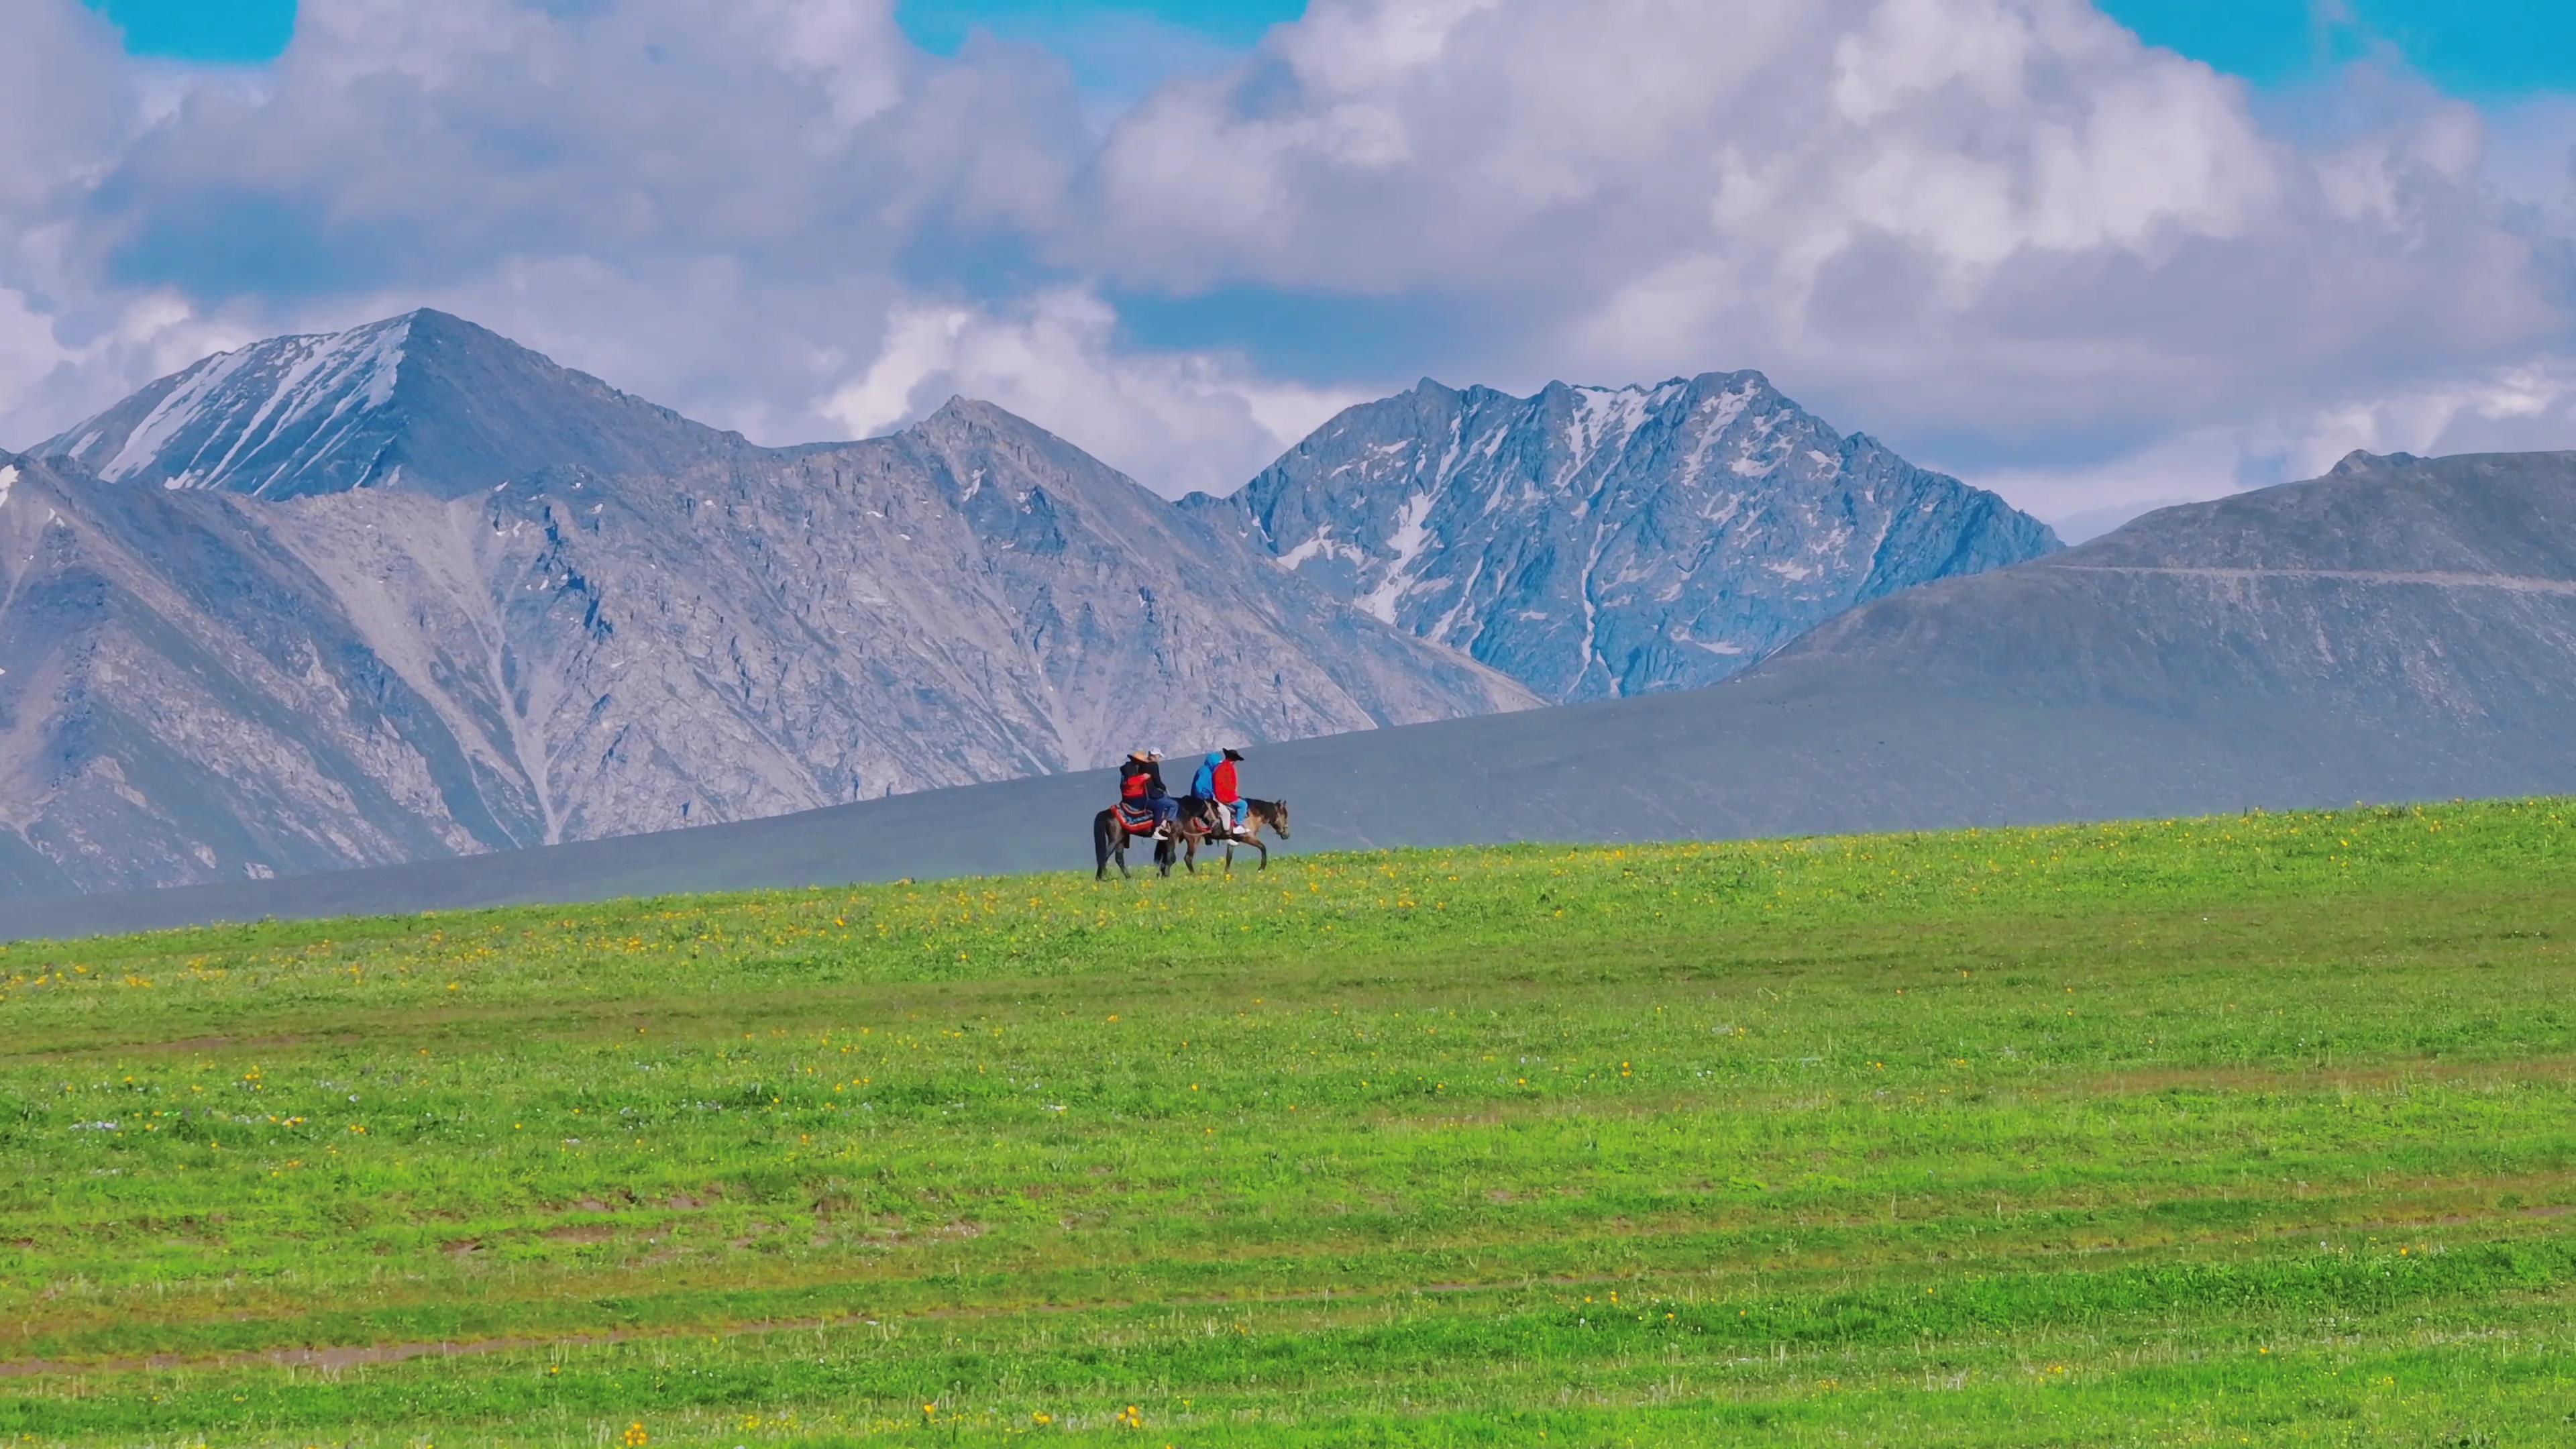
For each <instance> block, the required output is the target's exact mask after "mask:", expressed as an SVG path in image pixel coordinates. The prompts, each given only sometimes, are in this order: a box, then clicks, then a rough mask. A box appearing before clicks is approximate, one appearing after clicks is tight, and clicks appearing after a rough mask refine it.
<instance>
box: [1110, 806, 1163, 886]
mask: <svg viewBox="0 0 2576 1449" xmlns="http://www.w3.org/2000/svg"><path fill="white" fill-rule="evenodd" d="M1153 833H1154V825H1153V821H1152V818H1151V817H1148V818H1147V820H1146V822H1145V823H1144V824H1142V825H1136V824H1132V823H1130V822H1128V821H1127V820H1125V819H1123V818H1121V817H1120V815H1119V813H1118V810H1117V809H1116V807H1114V806H1113V807H1112V808H1110V809H1107V810H1103V811H1101V812H1100V813H1099V814H1097V815H1095V816H1093V817H1091V854H1092V862H1093V864H1094V865H1095V866H1097V867H1098V868H1097V869H1096V870H1094V871H1093V872H1092V876H1091V878H1092V879H1093V880H1107V879H1109V862H1111V861H1113V860H1114V861H1116V862H1118V874H1119V877H1120V878H1121V879H1124V878H1125V877H1126V875H1127V842H1128V841H1130V840H1133V839H1137V838H1139V837H1150V836H1151V835H1153ZM1176 854H1178V850H1177V848H1176V847H1175V846H1174V845H1173V843H1172V841H1171V840H1170V838H1169V837H1166V838H1164V839H1161V840H1157V841H1155V842H1154V864H1155V865H1157V866H1160V867H1161V868H1162V872H1163V874H1165V875H1170V874H1171V873H1172V859H1173V857H1174V856H1175V855H1176Z"/></svg>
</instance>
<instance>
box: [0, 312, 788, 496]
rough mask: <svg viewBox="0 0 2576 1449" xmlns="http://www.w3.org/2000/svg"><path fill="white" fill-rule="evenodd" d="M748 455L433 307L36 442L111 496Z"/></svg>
mask: <svg viewBox="0 0 2576 1449" xmlns="http://www.w3.org/2000/svg"><path fill="white" fill-rule="evenodd" d="M739 446H741V439H740V438H739V437H737V436H735V435H732V434H727V433H720V432H717V431H716V430H714V429H712V428H707V427H704V426H701V425H699V424H697V423H693V422H690V421H688V420H687V419H685V418H683V417H681V416H680V415H679V414H677V413H674V412H672V411H670V410H669V409H667V408H661V407H656V406H654V405H653V404H651V403H648V402H645V401H643V400H642V399H640V398H634V397H629V396H628V395H626V394H625V393H622V392H619V391H618V390H616V389H615V388H612V387H610V386H608V385H607V384H606V383H603V382H601V381H600V380H599V379H597V378H595V377H591V376H589V375H588V374H585V373H580V372H575V371H573V370H571V369H569V368H565V367H561V366H558V365H557V364H556V363H555V362H554V361H553V360H552V359H550V358H547V357H545V356H543V355H541V354H539V353H536V352H533V351H530V350H529V349H527V348H525V347H522V346H520V345H519V344H518V343H515V342H512V341H511V340H510V339H508V338H506V337H503V336H501V335H500V334H499V333H496V332H493V331H491V330H490V329H488V328H485V327H481V326H478V325H476V324H475V323H473V322H469V321H467V320H466V319H464V318H462V317H457V316H454V315H453V314H450V313H446V312H441V311H438V310H437V309H435V308H428V307H423V308H417V309H415V310H413V311H410V312H405V313H403V314H401V315H400V316H396V317H387V318H384V319H381V320H379V321H375V322H369V323H365V324H363V325H361V326H357V327H352V328H349V329H348V330H346V331H342V332H325V333H309V334H300V335H296V336H289V337H272V338H270V339H268V340H267V341H264V342H257V343H253V344H251V345H250V346H248V347H242V348H237V349H235V350H233V351H230V352H222V353H217V354H215V355H214V356H212V357H208V358H206V359H204V360H202V361H200V362H198V363H196V364H194V365H193V366H190V367H188V368H186V369H183V370H182V371H180V372H177V373H173V374H172V375H170V376H168V377H165V378H162V379H161V380H160V381H158V382H155V383H153V384H152V385H151V386H150V387H147V388H145V389H143V390H142V391H141V392H139V393H136V394H135V395H134V396H132V397H130V398H128V399H126V400H125V401H124V402H122V403H119V404H117V405H116V406H115V407H113V408H110V409H109V410H108V411H106V412H104V413H101V414H99V415H98V416H96V417H94V418H91V419H89V420H87V421H86V422H82V423H79V424H76V425H74V426H73V427H71V428H69V429H66V430H65V431H64V432H62V433H61V434H59V435H57V436H55V437H54V438H51V439H49V440H47V441H46V442H44V443H42V444H39V445H38V446H37V448H36V450H35V451H36V452H37V453H38V455H40V456H42V457H45V458H48V459H52V460H56V461H60V462H63V463H67V464H70V465H72V466H74V467H77V468H79V469H81V470H83V471H86V472H88V473H91V474H93V475H95V476H97V477H99V478H101V479H103V480H106V481H108V482H137V483H158V484H160V485H161V486H162V487H164V488H173V489H181V488H197V489H214V490H218V491H223V492H230V493H242V494H248V495H250V496H253V497H259V498H294V497H301V496H304V495H307V494H315V493H340V492H347V491H349V490H351V489H356V488H378V487H392V488H400V489H403V490H405V491H409V492H420V493H428V494H431V495H434V496H437V497H445V498H454V497H462V496H465V495H467V494H472V493H480V492H483V491H486V490H488V489H489V488H491V487H492V485H493V484H495V483H498V482H502V481H505V480H507V479H510V478H513V477H524V476H526V475H527V474H530V473H534V472H538V471H541V470H543V469H546V468H551V467H574V468H580V469H583V470H585V471H587V472H590V473H593V474H597V475H601V476H617V475H622V474H632V473H645V472H651V473H668V472H672V471H675V470H676V469H677V468H678V467H681V466H684V465H685V464H687V463H688V462H690V461H694V460H695V459H698V458H702V457H706V456H709V455H711V454H713V453H717V452H721V451H724V450H727V449H729V448H734V447H739Z"/></svg>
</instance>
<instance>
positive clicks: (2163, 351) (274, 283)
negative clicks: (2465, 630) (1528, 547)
mask: <svg viewBox="0 0 2576 1449" xmlns="http://www.w3.org/2000/svg"><path fill="white" fill-rule="evenodd" d="M11 5H12V11H11V13H12V19H11V20H10V21H9V26H10V28H11V29H12V31H13V32H15V33H14V34H13V35H12V36H11V39H12V41H13V42H14V43H13V44H12V45H10V46H8V47H0V134H8V135H10V136H12V137H13V145H12V146H11V147H9V148H7V149H6V150H5V151H0V445H8V446H24V445H26V444H29V443H32V442H34V441H36V440H38V439H40V438H42V437H44V436H46V435H48V434H49V433H51V432H53V431H55V430H58V429H60V428H63V427H66V426H68V425H69V424H71V423H72V422H74V421H76V420H77V419H79V418H81V417H83V416H86V415H88V414H89V413H92V412H95V411H97V410H98V409H100V408H102V407H104V406H106V405H108V404H109V403H112V402H113V401H115V400H116V399H118V398H120V397H122V396H124V395H125V394H126V393H128V392H130V391H132V390H133V389H134V388H136V387H138V386H140V385H142V384H143V383H145V382H148V381H149V380H151V379H152V378H153V377H156V376H159V375H162V374H164V373H167V372H169V371H171V370H174V369H175V368H177V367H179V366H182V365H184V364H185V363H187V362H189V361H192V360H194V359H195V358H196V357H198V356H202V355H204V354H205V353H207V352H209V351H213V350H217V349H220V348H224V347H230V346H236V345H239V344H240V343H242V342H246V341H250V340H253V339H255V338H257V337H260V336H265V335H271V334H273V333H276V332H279V331H287V330H320V329H328V328H336V327H341V326H347V325H352V324H355V323H359V322H363V321H367V320H371V319H373V318H376V317H381V316H386V315H391V314H393V313H395V312H399V311H403V310H407V309H408V308H410V307H413V306H420V305H433V306H440V307H444V308H446V309H448V310H451V311H455V312H458V313H460V314H461V315H464V316H467V317H471V318H474V319H475V320H478V321H481V322H483V323H485V324H486V325H488V326H491V327H493V328H495V329H496V330H499V331H502V332H504V333H507V334H509V335H511V336H513V337H516V338H518V339H519V340H521V341H523V342H526V343H528V344H529V345H531V346H534V347H537V348H539V349H540V350H543V351H546V352H548V353H550V354H551V355H554V356H555V357H557V358H558V359H559V360H561V361H563V362H565V363H567V364H569V365H572V366H576V367H580V368H583V369H584V370H587V371H591V372H594V373H597V374H599V375H601V376H603V377H605V378H607V379H609V380H610V381H612V382H614V383H617V384H618V385H620V386H622V387H625V388H627V389H629V390H630V391H634V392H638V393H641V394H643V395H645V396H649V397H652V398H654V399H656V400H657V401H662V402H666V403H669V404H671V405H673V406H675V407H678V408H680V409H681V410H682V411H684V412H688V413H690V414H692V415H693V416H697V417H700V418H703V419H705V420H707V421H709V422H714V423H718V424H720V425H723V426H729V427H738V428H741V429H742V430H743V431H745V432H746V433H748V434H750V435H751V436H753V437H755V438H757V439H760V440H762V441H767V442H777V443H786V442H796V441H805V440H810V439H814V438H823V437H835V436H848V435H860V434H868V433H873V432H879V431H884V430H886V429H889V428H892V427H896V426H899V425H901V424H902V423H904V422H906V421H908V420H909V419H911V418H914V417H917V416H919V415H921V414H923V413H925V412H927V411H929V410H930V409H932V408H935V407H936V406H937V405H938V404H939V403H940V402H941V401H944V400H945V398H946V397H947V396H948V395H950V394H951V393H959V392H962V393H968V394H971V395H976V396H982V397H987V398H990V399H991V400H993V401H995V402H998V403H1000V404H1002V405H1003V406H1005V407H1009V408H1012V409H1013V410H1015V411H1018V412H1020V413H1022V414H1024V415H1026V416H1028V417H1030V418H1031V419H1032V420H1034V421H1036V422H1038V423H1040V424H1041V425H1044V426H1046V427H1049V428H1051V429H1053V430H1055V431H1057V432H1059V433H1061V434H1063V435H1064V436H1066V437H1067V438H1069V439H1071V440H1072V441H1073V442H1075V443H1077V444H1079V445H1080V446H1083V447H1085V448H1087V449H1089V450H1091V451H1092V452H1094V453H1097V454H1099V455H1100V456H1102V457H1103V458H1105V459H1107V460H1108V461H1110V462H1111V463H1113V464H1115V465H1117V466H1118V467H1121V468H1123V469H1125V470H1126V471H1128V472H1130V473H1132V474H1134V475H1135V476H1136V477H1138V478H1139V479H1140V480H1142V481H1144V482H1145V483H1147V484H1148V485H1149V486H1152V487H1155V488H1157V489H1158V490H1160V491H1163V492H1166V493H1175V494H1176V493H1179V492H1182V491H1185V490H1187V489H1190V488H1208V489H1212V490H1217V491H1223V490H1225V489H1229V488H1231V487H1233V486H1236V485H1237V484H1239V483H1240V482H1242V481H1243V480H1244V479H1245V478H1247V477H1249V476H1250V475H1251V474H1252V473H1253V472H1254V471H1257V470H1258V469H1259V468H1260V467H1261V466H1262V465H1264V464H1265V463H1266V462H1267V461H1269V459H1270V458H1271V457H1273V456H1275V455H1276V454H1277V453H1278V452H1280V451H1281V450H1283V449H1284V448H1286V447H1287V446H1289V445H1290V444H1293V443H1294V442H1295V441H1296V440H1297V438H1299V437H1300V436H1302V435H1303V434H1304V433H1305V432H1306V431H1308V430H1309V429H1311V428H1312V427H1314V426H1315V425H1317V424H1318V423H1320V422H1322V421H1323V420H1324V419H1325V418H1327V417H1329V416H1330V414H1331V413H1332V412H1334V411H1335V410H1337V409H1338V408H1340V407H1343V406H1347V405H1349V404H1351V403H1354V402H1357V401H1361V400H1364V399H1367V398H1371V397H1376V396H1383V395H1385V394H1387V393H1390V392H1393V391H1396V390H1399V389H1401V388H1404V387H1407V386H1410V385H1411V384H1412V383H1413V382H1414V381H1415V380H1416V379H1418V378H1420V377H1423V376H1432V377H1437V378H1439V379H1441V380H1443V381H1446V382H1450V383H1453V384H1458V385H1464V384H1467V383H1485V384H1489V385H1493V386H1498V387H1504V388H1507V389H1511V390H1514V391H1520V392H1527V391H1530V390H1534V389H1535V388H1537V387H1538V386H1540V385H1542V384H1544V383H1545V382H1546V381H1548V380H1550V379H1552V378H1559V377H1562V378H1566V379H1568V380H1571V381H1579V382H1594V383H1604V384H1620V383H1627V382H1653V381H1658V380H1661V379H1662V378H1665V377H1668V376H1674V375H1685V374H1689V373H1695V372H1700V371H1707V370H1732V369H1735V368H1739V367H1755V368H1760V369H1763V370H1765V371H1766V372H1768V373H1769V374H1770V375H1771V377H1772V378H1773V380H1774V381H1775V382H1776V383H1778V384H1779V385H1780V386H1781V387H1782V388H1783V390H1785V391H1787V392H1788V393H1789V394H1790V395H1791V396H1793V397H1796V398H1798V399H1799V400H1801V401H1802V402H1804V403H1805V404H1806V405H1807V406H1808V407H1809V408H1811V409H1812V410H1814V411H1816V412H1818V413H1819V414H1821V415H1822V416H1824V417H1825V418H1827V419H1828V420H1829V421H1831V422H1833V423H1834V424H1835V425H1837V426H1839V427H1841V428H1844V429H1846V430H1865V431H1868V432H1870V433H1872V434H1874V435H1876V436H1879V437H1881V438H1883V439H1885V440H1887V441H1888V442H1889V443H1890V444H1892V445H1893V446H1895V447H1897V448H1898V450H1899V451H1901V452H1903V453H1905V454H1906V455H1907V456H1909V457H1912V458H1914V459H1915V460H1916V461H1918V462H1922V463H1925V464H1927V465H1929V466H1934V467H1939V468H1943V469H1945V470H1947V471H1951V472H1954V473H1957V474H1959V475H1960V476H1962V477H1964V478H1967V479H1968V480H1969V481H1971V482H1974V483H1979V484H1982V485H1984V486H1988V487H1993V488H1996V489H1997V490H1998V491H2000V492H2002V493H2004V494H2005V496H2006V497H2008V498H2010V499H2012V500H2013V501H2015V502H2016V503H2019V504H2021V505H2022V506H2024V507H2027V508H2030V509H2031V510H2032V511H2034V512H2037V513H2039V514H2040V515H2041V516H2043V517H2046V518H2049V519H2051V520H2052V521H2056V522H2059V523H2061V524H2062V525H2064V526H2065V527H2066V529H2067V531H2069V532H2070V533H2083V532H2090V531H2093V530H2094V529H2096V528H2098V527H2101V526H2103V525H2105V524H2106V523H2107V522H2109V521H2112V520H2115V519H2116V518H2118V517H2121V516H2125V515H2126V514H2128V513H2132V512H2135V511H2137V510H2138V509H2140V508H2143V507H2147V506H2152V505H2156V504H2161V503H2165V502H2171V501H2179V500H2183V499H2189V498H2202V497H2210V496H2216V495H2217V494H2220V493H2224V492H2227V491H2231V490H2233V489H2236V488H2241V487H2247V486H2256V485H2260V484H2263V483H2269V482H2277V481H2282V480H2284V479H2288V478H2294V477H2303V476H2308V475H2310V474H2313V473H2316V472H2320V471H2322V470H2323V469H2324V468H2325V467H2326V466H2329V465H2330V464H2331V463H2332V462H2333V461H2334V460H2335V459H2336V458H2337V457H2340V456H2341V455H2342V454H2343V453H2344V452H2346V451H2349V450H2350V449H2352V448H2356V447H2366V448H2371V449H2373V450H2376V451H2394V450H2398V449H2405V450H2409V451H2415V452H2435V451H2464V450H2471V449H2480V448H2507V447H2517V448H2518V447H2576V6H2569V5H2566V4H2564V3H2563V0H2448V3H2428V0H2100V3H2098V4H2097V3H2093V0H1312V3H1311V4H1308V3H1304V0H1222V3H1212V0H902V3H901V4H896V3H894V0H732V3H729V4H728V5H725V6H707V5H704V4H702V3H697V0H443V3H442V4H440V5H438V6H419V5H415V4H410V3H407V0H304V3H303V4H302V5H301V7H300V9H299V7H298V6H297V5H296V4H295V3H294V0H226V3H223V4H207V3H205V0H11Z"/></svg>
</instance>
